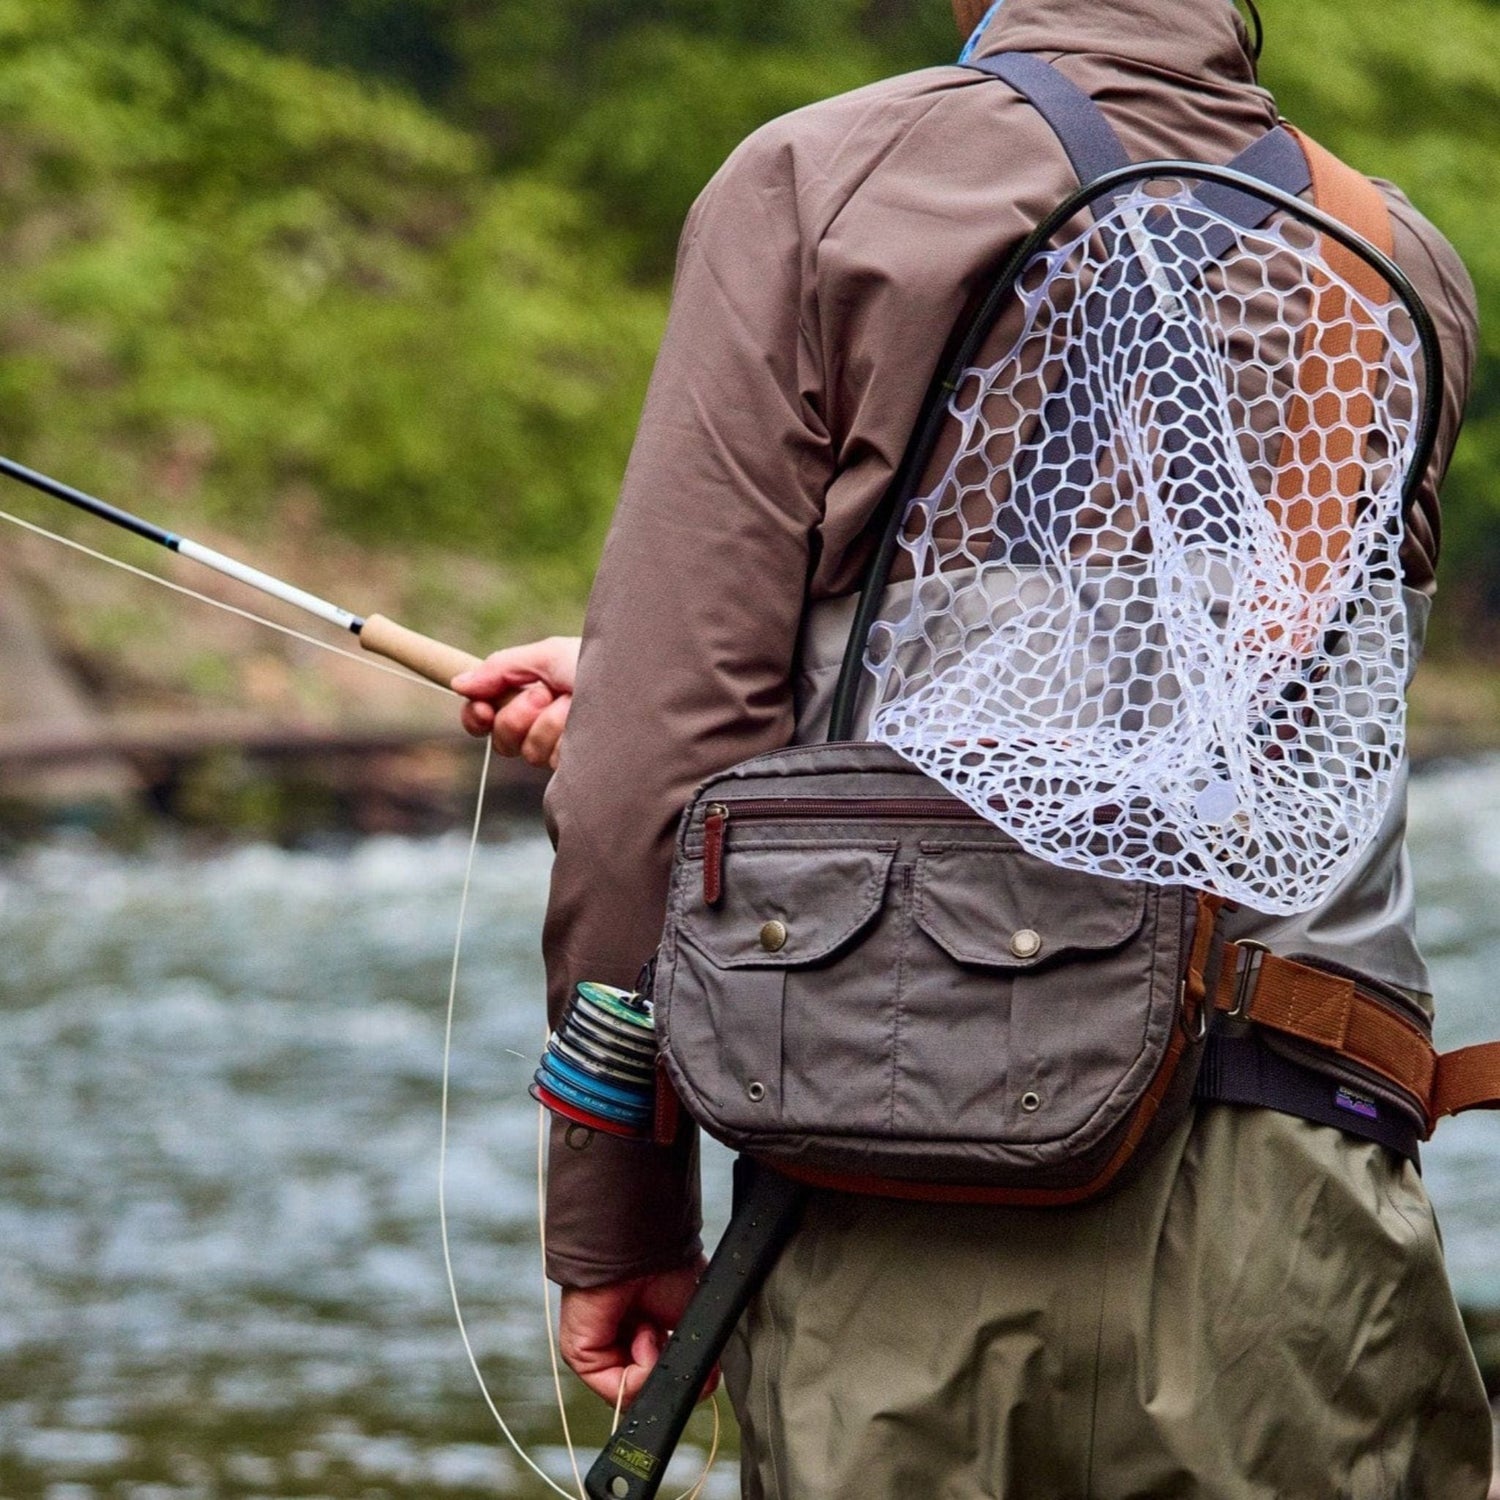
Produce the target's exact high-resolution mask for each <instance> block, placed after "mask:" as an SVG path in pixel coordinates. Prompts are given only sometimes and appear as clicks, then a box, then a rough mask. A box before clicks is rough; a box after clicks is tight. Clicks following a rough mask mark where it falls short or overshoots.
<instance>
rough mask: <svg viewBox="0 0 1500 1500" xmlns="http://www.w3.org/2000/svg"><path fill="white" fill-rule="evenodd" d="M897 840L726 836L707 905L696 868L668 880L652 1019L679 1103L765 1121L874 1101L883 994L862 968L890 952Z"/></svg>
mask: <svg viewBox="0 0 1500 1500" xmlns="http://www.w3.org/2000/svg"><path fill="white" fill-rule="evenodd" d="M897 847H898V845H897V843H896V842H895V841H887V842H882V843H877V844H873V845H867V846H863V847H858V848H838V849H830V848H827V847H826V846H821V845H819V844H817V843H814V842H812V841H808V840H800V841H786V842H776V843H761V844H757V845H755V846H754V847H750V848H737V849H736V850H735V852H734V857H733V862H732V874H731V875H730V876H729V878H728V879H726V881H725V882H724V887H723V892H722V895H721V896H720V899H719V901H718V902H717V903H716V904H715V905H713V906H709V905H708V904H707V903H705V902H704V901H703V900H702V898H701V891H700V883H699V880H698V877H697V875H696V873H695V872H694V871H692V870H691V869H690V870H689V871H688V874H687V876H686V878H684V879H683V880H681V881H680V882H679V885H678V888H677V889H676V890H675V891H674V897H673V899H674V912H675V921H674V922H673V923H672V924H671V925H672V927H673V929H674V930H675V942H674V943H673V944H672V945H670V946H669V947H668V948H667V949H665V950H664V953H663V958H664V960H666V968H667V970H668V972H667V974H666V975H665V976H664V978H666V980H667V981H668V982H667V984H666V986H665V993H663V988H661V987H659V988H658V999H659V1001H664V1002H665V1003H664V1004H662V1005H661V1011H660V1015H659V1022H658V1024H659V1030H660V1033H661V1035H662V1038H663V1045H664V1046H666V1047H668V1049H669V1052H670V1054H671V1055H672V1056H674V1057H676V1058H677V1059H679V1060H680V1062H681V1063H682V1065H683V1069H684V1071H685V1072H686V1073H687V1075H688V1077H689V1080H690V1082H689V1084H688V1088H687V1090H686V1095H687V1097H688V1102H689V1103H690V1105H692V1104H696V1105H697V1106H698V1107H700V1108H701V1109H702V1110H703V1111H705V1112H706V1114H707V1116H708V1118H709V1119H710V1121H711V1122H712V1123H713V1124H715V1125H716V1126H718V1127H720V1128H722V1129H723V1130H725V1131H727V1132H745V1131H750V1132H759V1131H763V1130H769V1131H773V1132H774V1131H779V1130H783V1129H788V1128H793V1129H795V1128H798V1127H799V1126H806V1125H808V1124H810V1123H812V1121H813V1120H814V1118H816V1120H818V1121H819V1122H821V1121H823V1120H825V1119H826V1118H827V1116H828V1114H829V1113H830V1112H832V1113H834V1114H835V1115H837V1114H839V1113H842V1114H844V1115H845V1117H848V1116H852V1115H857V1116H859V1117H861V1118H868V1117H869V1115H870V1113H871V1111H872V1109H874V1108H877V1107H879V1095H880V1091H881V1088H882V1085H881V1081H880V1080H881V1074H882V1068H881V1058H882V1053H883V1051H884V1046H883V1043H882V1040H881V1035H880V1034H881V1033H883V1031H884V1030H885V1029H886V1028H888V1025H889V1022H888V1020H884V1021H883V1020H881V1019H880V1018H881V1016H882V1015H883V1014H884V1013H887V1012H888V1011H889V1002H888V1001H882V999H881V997H880V996H879V995H878V994H877V993H876V991H875V987H874V986H872V985H870V984H868V983H865V982H863V981H862V980H861V977H860V976H862V975H864V974H866V973H868V972H869V971H870V970H871V968H872V967H873V968H875V969H877V970H878V969H879V968H882V967H885V966H886V964H887V962H888V961H889V958H890V954H889V952H888V951H887V950H888V949H889V948H890V946H891V942H892V937H893V932H892V924H891V922H890V920H889V913H888V912H887V900H886V898H887V889H888V886H889V882H890V874H891V866H892V863H893V861H894V859H895V855H896V850H897ZM856 953H857V957H856ZM872 1023H873V1030H872Z"/></svg>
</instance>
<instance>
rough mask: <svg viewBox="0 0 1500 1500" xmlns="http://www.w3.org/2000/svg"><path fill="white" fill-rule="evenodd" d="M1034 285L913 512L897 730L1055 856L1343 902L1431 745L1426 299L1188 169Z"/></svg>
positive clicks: (1097, 228) (955, 786) (884, 716)
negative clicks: (1416, 491) (1406, 522)
mask: <svg viewBox="0 0 1500 1500" xmlns="http://www.w3.org/2000/svg"><path fill="white" fill-rule="evenodd" d="M1017 294H1018V298H1019V303H1020V311H1021V313H1022V314H1023V315H1024V322H1023V323H1022V326H1021V330H1020V333H1019V335H1018V336H1017V338H1016V340H1015V342H1014V343H1013V344H1012V345H1011V347H1010V349H1009V351H1008V352H1007V353H1006V354H1004V356H1003V357H1002V358H1000V359H999V360H998V362H996V363H994V364H991V365H988V366H986V367H984V368H974V369H970V370H969V371H968V372H967V373H966V374H965V375H964V376H963V378H962V379H961V380H960V381H959V382H958V384H957V387H956V390H955V393H954V395H953V398H952V401H951V405H950V423H949V427H950V433H949V438H950V446H951V441H952V439H954V438H956V442H957V446H956V450H954V452H953V457H952V459H951V461H950V462H949V463H948V465H947V468H946V471H945V472H944V473H943V474H942V477H941V479H940V480H939V481H938V482H937V483H936V485H935V487H933V488H932V489H931V490H930V491H929V492H928V493H927V494H925V495H923V496H921V497H920V498H918V499H916V500H914V501H913V502H912V503H911V505H910V507H909V508H908V511H907V514H906V517H905V520H904V524H903V530H902V537H901V545H902V547H903V548H904V549H905V551H906V552H907V553H908V554H909V558H910V564H911V568H912V570H913V571H914V574H915V579H916V586H915V588H914V589H913V592H912V595H911V606H910V608H909V610H907V611H906V612H905V613H904V614H901V615H899V616H894V617H887V618H885V619H883V620H881V621H880V622H878V623H877V624H876V626H875V627H874V629H873V630H872V632H871V634H870V637H869V640H868V645H867V652H866V663H867V665H868V666H869V667H870V669H871V671H872V672H873V673H874V676H875V679H876V701H875V708H874V714H873V720H872V725H871V730H870V734H871V737H872V738H873V739H876V740H881V741H884V742H886V743H888V744H890V745H892V746H894V747H895V748H896V749H897V750H899V751H900V752H901V753H902V754H903V755H905V756H906V757H907V758H909V759H910V760H912V761H913V762H915V763H916V764H917V765H918V766H920V767H921V768H922V769H923V770H925V771H926V772H928V773H929V774H930V775H932V776H933V777H935V778H937V779H938V780H939V781H941V782H943V783H945V784H946V785H947V786H948V787H949V788H950V789H951V790H952V791H953V792H954V793H955V794H956V795H958V796H959V797H961V798H963V799H964V800H965V801H966V802H968V803H969V804H971V805H972V806H973V807H974V808H976V809H977V810H978V811H979V812H981V813H982V814H984V816H986V817H987V818H989V819H990V820H991V821H992V822H994V823H996V824H998V825H999V826H1000V827H1002V828H1004V829H1006V830H1007V831H1008V832H1009V833H1010V834H1011V835H1013V836H1014V838H1015V839H1016V840H1017V841H1018V842H1019V843H1020V844H1022V845H1023V846H1024V847H1025V848H1027V849H1029V850H1031V851H1032V852H1033V853H1035V854H1037V855H1039V856H1041V857H1042V858H1044V859H1047V860H1050V861H1052V862H1053V863H1055V864H1058V865H1063V866H1067V867H1069V868H1072V869H1081V870H1088V871H1092V872H1095V873H1097V874H1100V875H1106V876H1117V877H1123V878H1131V879H1141V880H1146V881H1151V882H1154V883H1160V884H1170V883H1183V884H1186V885H1190V886H1194V887H1197V888H1199V889H1206V890H1210V891H1214V892H1218V893H1219V894H1221V895H1224V896H1226V897H1229V898H1231V899H1234V900H1237V901H1241V902H1244V903H1245V904H1247V905H1249V906H1251V907H1253V908H1255V909H1257V910H1260V911H1264V912H1272V913H1290V912H1296V911H1302V910H1306V909H1308V908H1310V907H1312V906H1315V905H1317V904H1318V903H1319V902H1320V901H1321V900H1323V899H1324V897H1325V896H1326V894H1327V892H1328V891H1329V890H1330V888H1331V887H1332V886H1334V885H1335V884H1336V883H1337V882H1338V881H1339V879H1340V878H1341V877H1342V876H1344V875H1345V874H1346V873H1347V872H1348V871H1349V870H1350V869H1351V867H1352V866H1353V865H1354V864H1355V863H1356V862H1357V861H1358V859H1359V857H1360V855H1361V853H1362V852H1363V850H1364V849H1365V848H1366V846H1367V845H1368V844H1369V842H1370V841H1371V840H1372V838H1373V837H1374V835H1375V833H1376V830H1377V829H1378V827H1379V825H1380V822H1381V819H1382V817H1383V815H1384V813H1385V810H1386V807H1387V805H1388V803H1389V800H1390V796H1391V791H1392V787H1393V783H1394V780H1395V777H1396V775H1397V772H1398V769H1399V766H1400V763H1401V760H1402V756H1403V751H1404V691H1403V690H1404V683H1405V679H1406V673H1407V666H1408V662H1407V656H1408V644H1407V633H1406V619H1405V610H1404V607H1403V603H1402V597H1401V588H1400V572H1399V564H1398V560H1397V554H1398V550H1399V545H1400V539H1401V533H1402V519H1403V518H1402V486H1403V481H1404V479H1405V477H1406V474H1407V471H1408V469H1409V467H1410V463H1411V459H1412V453H1413V448H1414V445H1415V437H1416V427H1417V419H1418V413H1419V406H1420V402H1419V386H1418V379H1417V374H1416V371H1417V366H1418V343H1417V338H1416V334H1415V330H1414V328H1413V326H1412V321H1411V318H1410V315H1409V314H1408V313H1407V312H1406V310H1405V308H1404V307H1403V306H1402V305H1401V303H1400V302H1399V301H1398V300H1397V299H1395V298H1390V299H1389V300H1387V301H1381V300H1380V299H1379V295H1378V294H1377V295H1376V296H1374V297H1371V296H1367V295H1365V294H1364V293H1362V292H1361V291H1359V290H1357V289H1356V288H1355V287H1354V286H1353V285H1351V284H1350V282H1349V281H1346V280H1345V279H1344V278H1343V276H1341V275H1340V274H1339V273H1338V272H1337V271H1335V270H1334V269H1333V268H1332V267H1331V266H1330V264H1329V262H1328V260H1327V259H1325V256H1324V253H1323V247H1322V245H1321V243H1320V239H1319V236H1318V234H1317V232H1316V231H1315V230H1311V229H1308V228H1306V227H1305V226H1303V225H1302V224H1300V223H1298V222H1295V221H1293V220H1290V219H1282V220H1280V221H1279V222H1277V223H1274V224H1272V225H1270V226H1267V227H1262V228H1260V229H1256V230H1246V229H1244V228H1242V227H1240V226H1238V225H1236V224H1234V223H1233V222H1232V221H1230V220H1229V219H1226V218H1224V217H1222V216H1221V215H1219V214H1218V213H1217V212H1215V211H1213V210H1212V209H1210V208H1209V207H1207V206H1205V205H1204V204H1203V203H1202V202H1201V201H1200V200H1199V199H1197V198H1196V197H1194V196H1193V195H1192V194H1191V193H1190V192H1189V191H1188V190H1186V189H1185V188H1181V187H1177V188H1174V189H1172V190H1170V191H1164V190H1163V189H1162V187H1161V186H1160V185H1157V186H1156V187H1154V188H1150V189H1148V188H1145V187H1139V188H1137V189H1136V190H1135V191H1133V192H1130V193H1128V194H1126V195H1124V196H1123V197H1122V198H1120V199H1118V200H1117V201H1116V202H1115V203H1114V204H1113V205H1112V206H1110V207H1109V208H1107V209H1101V210H1100V211H1099V217H1098V219H1097V221H1096V222H1095V224H1094V225H1093V226H1092V227H1091V228H1090V229H1089V230H1088V231H1087V232H1085V233H1083V234H1080V235H1079V236H1078V237H1077V238H1075V239H1073V240H1072V241H1071V242H1069V243H1067V244H1065V245H1063V246H1061V247H1059V248H1057V249H1054V250H1049V251H1047V252H1045V253H1043V254H1040V255H1038V256H1037V257H1036V258H1035V259H1034V260H1033V261H1032V262H1031V264H1030V265H1029V266H1028V267H1027V268H1026V269H1025V271H1023V273H1022V275H1021V277H1020V278H1019V281H1018V287H1017Z"/></svg>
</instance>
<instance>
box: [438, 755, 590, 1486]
mask: <svg viewBox="0 0 1500 1500" xmlns="http://www.w3.org/2000/svg"><path fill="white" fill-rule="evenodd" d="M491 755H492V751H491V745H490V741H489V740H486V741H485V745H484V764H483V766H482V767H481V768H480V772H479V795H478V796H477V797H476V798H475V801H474V826H473V829H472V830H471V832H470V834H469V854H468V858H467V859H466V860H465V862H464V880H463V890H462V893H461V894H460V896H459V900H458V927H457V930H456V931H455V933H454V936H453V962H452V965H451V966H450V968H449V970H448V1007H447V1015H446V1018H445V1020H444V1023H443V1088H442V1103H441V1106H440V1111H439V1113H440V1123H439V1127H438V1233H439V1237H440V1239H441V1240H442V1246H443V1270H444V1272H445V1273H446V1274H447V1278H448V1296H449V1298H450V1299H451V1301H452V1303H453V1316H454V1318H455V1320H456V1321H457V1323H458V1336H459V1338H460V1339H462V1341H463V1346H464V1353H465V1354H466V1355H468V1357H469V1368H470V1369H471V1370H472V1371H473V1372H474V1379H475V1380H476V1381H477V1382H478V1383H479V1394H480V1395H481V1396H483V1397H484V1404H485V1405H486V1406H487V1407H489V1409H490V1415H491V1416H492V1417H493V1418H494V1419H495V1423H496V1425H497V1426H498V1427H499V1428H500V1431H501V1433H502V1434H504V1437H505V1440H506V1442H508V1443H509V1444H510V1446H511V1447H512V1448H513V1449H514V1450H515V1453H516V1456H517V1457H518V1458H519V1459H520V1460H521V1462H522V1463H524V1464H525V1465H526V1467H527V1468H528V1469H530V1470H531V1472H532V1473H533V1474H535V1475H536V1476H537V1478H538V1479H540V1480H541V1481H542V1483H543V1484H545V1485H546V1486H547V1488H548V1489H549V1490H551V1491H552V1492H553V1493H554V1494H558V1495H561V1496H562V1497H563V1500H575V1497H574V1496H572V1495H570V1494H569V1493H568V1492H567V1490H565V1489H563V1488H562V1486H561V1485H559V1484H557V1483H555V1482H554V1481H553V1479H552V1478H551V1476H550V1475H548V1474H547V1473H546V1472H545V1471H544V1470H543V1469H542V1468H541V1467H540V1466H539V1465H538V1464H537V1462H536V1460H535V1459H533V1458H532V1457H531V1455H530V1454H529V1453H527V1451H526V1450H525V1449H524V1448H523V1447H522V1446H521V1444H520V1442H519V1441H518V1440H517V1438H516V1435H515V1433H513V1432H512V1431H511V1430H510V1427H509V1425H508V1424H507V1423H506V1420H505V1418H504V1417H502V1416H501V1415H500V1408H499V1407H498V1406H496V1405H495V1400H494V1397H492V1396H491V1395H490V1388H489V1386H488V1385H486V1384H485V1379H484V1374H483V1372H482V1371H481V1370H480V1368H479V1360H478V1359H477V1358H476V1357H475V1354H474V1346H473V1344H472V1343H470V1342H469V1330H468V1326H467V1324H465V1322H464V1312H463V1307H462V1305H461V1304H460V1302H459V1298H458V1283H457V1282H456V1281H455V1280H454V1277H453V1250H452V1247H451V1245H450V1243H449V1239H448V1080H449V1074H450V1071H451V1064H452V1061H453V1010H454V1006H455V1004H456V1002H457V998H458V965H459V959H460V957H461V955H462V953H463V945H464V919H465V918H466V917H467V916H468V911H469V890H470V888H471V887H472V885H473V882H474V858H475V855H476V854H477V853H478V851H479V823H480V819H481V818H482V817H483V815H484V794H485V789H486V788H487V787H488V785H489V779H490V760H491ZM551 1326H552V1318H551V1314H550V1312H549V1314H548V1317H547V1327H548V1331H549V1334H550V1331H551ZM575 1468H576V1464H575ZM580 1493H581V1491H580Z"/></svg>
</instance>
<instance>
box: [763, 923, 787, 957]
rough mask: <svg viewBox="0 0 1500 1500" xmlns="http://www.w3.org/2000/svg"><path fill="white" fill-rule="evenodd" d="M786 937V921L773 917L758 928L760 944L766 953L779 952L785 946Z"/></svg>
mask: <svg viewBox="0 0 1500 1500" xmlns="http://www.w3.org/2000/svg"><path fill="white" fill-rule="evenodd" d="M786 938H787V932H786V923H785V922H778V921H776V920H775V918H772V920H771V921H769V922H767V923H766V925H765V926H764V927H762V928H761V930H760V945H761V947H762V948H764V949H765V950H766V952H767V953H780V952H781V950H782V949H783V948H785V947H786Z"/></svg>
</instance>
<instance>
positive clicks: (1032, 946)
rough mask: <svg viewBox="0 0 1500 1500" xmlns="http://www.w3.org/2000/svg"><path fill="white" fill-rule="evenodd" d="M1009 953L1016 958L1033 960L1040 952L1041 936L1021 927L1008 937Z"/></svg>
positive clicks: (1028, 928)
mask: <svg viewBox="0 0 1500 1500" xmlns="http://www.w3.org/2000/svg"><path fill="white" fill-rule="evenodd" d="M1010 951H1011V952H1012V953H1014V954H1015V956H1016V957H1017V958H1035V957H1036V956H1037V954H1038V953H1040V952H1041V951H1042V935H1041V933H1039V932H1034V931H1032V929H1031V928H1030V927H1023V928H1021V929H1020V931H1019V932H1013V933H1011V935H1010Z"/></svg>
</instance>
